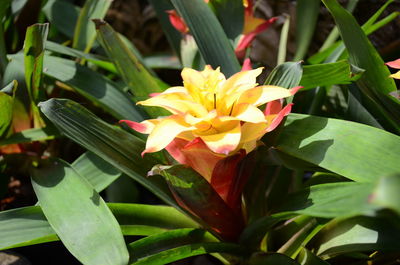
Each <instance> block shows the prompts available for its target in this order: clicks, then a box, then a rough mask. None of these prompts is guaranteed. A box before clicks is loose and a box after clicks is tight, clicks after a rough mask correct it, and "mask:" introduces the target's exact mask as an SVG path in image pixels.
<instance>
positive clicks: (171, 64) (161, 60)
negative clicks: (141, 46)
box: [144, 54, 182, 70]
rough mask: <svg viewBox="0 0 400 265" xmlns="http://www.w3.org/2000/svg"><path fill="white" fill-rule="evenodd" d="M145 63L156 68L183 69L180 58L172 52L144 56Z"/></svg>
mask: <svg viewBox="0 0 400 265" xmlns="http://www.w3.org/2000/svg"><path fill="white" fill-rule="evenodd" d="M144 63H145V65H147V66H148V67H150V68H154V69H177V70H179V69H182V65H181V63H180V62H179V59H178V58H177V57H176V56H174V55H172V54H155V55H150V56H147V57H144Z"/></svg>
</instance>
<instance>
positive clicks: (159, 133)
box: [142, 116, 193, 155]
mask: <svg viewBox="0 0 400 265" xmlns="http://www.w3.org/2000/svg"><path fill="white" fill-rule="evenodd" d="M192 129H193V127H191V126H190V125H188V124H185V123H184V122H183V121H182V118H181V117H178V116H170V117H168V118H165V119H163V120H162V121H161V122H160V123H159V124H157V125H156V126H155V127H154V129H153V131H152V132H151V133H150V135H149V137H148V138H147V142H146V149H145V150H144V151H143V153H142V155H144V154H145V153H152V152H157V151H160V150H161V149H163V148H165V147H166V146H167V145H168V144H169V143H170V142H171V141H172V140H174V138H175V137H176V136H177V135H179V134H180V133H182V132H185V131H190V130H192Z"/></svg>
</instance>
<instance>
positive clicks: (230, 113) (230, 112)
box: [229, 102, 235, 116]
mask: <svg viewBox="0 0 400 265" xmlns="http://www.w3.org/2000/svg"><path fill="white" fill-rule="evenodd" d="M234 106H235V102H233V104H232V107H231V111H229V116H231V115H232V111H233V107H234Z"/></svg>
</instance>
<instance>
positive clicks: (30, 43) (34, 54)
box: [24, 23, 49, 102]
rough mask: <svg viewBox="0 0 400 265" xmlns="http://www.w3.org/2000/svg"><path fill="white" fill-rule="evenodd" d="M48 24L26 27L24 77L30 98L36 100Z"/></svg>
mask: <svg viewBox="0 0 400 265" xmlns="http://www.w3.org/2000/svg"><path fill="white" fill-rule="evenodd" d="M48 31H49V24H48V23H46V24H34V25H32V26H30V27H28V28H27V30H26V35H25V42H24V62H25V78H26V84H27V87H28V92H29V93H30V96H31V99H32V100H33V101H35V102H36V100H37V97H38V93H39V88H40V84H41V78H42V71H43V56H44V49H45V43H46V39H47V33H48Z"/></svg>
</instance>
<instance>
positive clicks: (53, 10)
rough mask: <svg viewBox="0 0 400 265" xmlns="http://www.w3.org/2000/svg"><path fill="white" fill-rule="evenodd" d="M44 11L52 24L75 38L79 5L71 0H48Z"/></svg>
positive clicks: (66, 34)
mask: <svg viewBox="0 0 400 265" xmlns="http://www.w3.org/2000/svg"><path fill="white" fill-rule="evenodd" d="M42 11H43V13H44V14H45V15H46V17H47V19H48V20H49V21H50V23H51V25H52V26H54V27H56V28H57V30H58V31H60V32H61V33H63V34H64V35H65V36H67V37H69V38H70V39H72V38H73V36H74V30H75V26H76V22H77V20H78V16H79V12H80V8H79V7H77V6H75V5H74V4H72V3H71V2H69V1H60V0H48V1H47V3H46V5H45V6H44V7H43V8H42ZM60 14H62V16H61V15H60Z"/></svg>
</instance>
